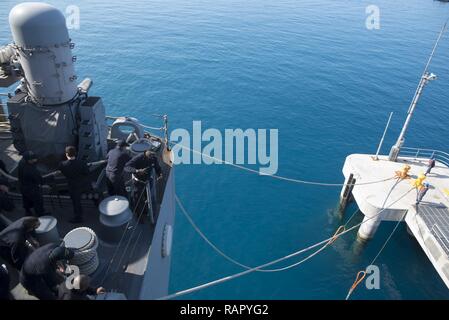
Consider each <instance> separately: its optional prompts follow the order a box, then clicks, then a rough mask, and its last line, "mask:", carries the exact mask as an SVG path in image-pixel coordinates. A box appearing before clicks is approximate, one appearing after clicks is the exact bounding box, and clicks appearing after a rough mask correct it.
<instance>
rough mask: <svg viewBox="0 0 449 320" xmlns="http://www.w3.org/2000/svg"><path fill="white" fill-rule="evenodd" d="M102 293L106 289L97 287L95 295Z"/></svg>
mask: <svg viewBox="0 0 449 320" xmlns="http://www.w3.org/2000/svg"><path fill="white" fill-rule="evenodd" d="M102 293H106V289H105V288H103V287H99V288H98V289H97V294H102Z"/></svg>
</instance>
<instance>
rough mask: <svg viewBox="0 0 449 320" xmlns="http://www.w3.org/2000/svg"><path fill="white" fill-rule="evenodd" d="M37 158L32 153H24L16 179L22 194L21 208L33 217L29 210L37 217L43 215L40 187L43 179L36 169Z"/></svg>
mask: <svg viewBox="0 0 449 320" xmlns="http://www.w3.org/2000/svg"><path fill="white" fill-rule="evenodd" d="M36 163H37V156H36V155H35V154H34V153H33V152H32V151H26V152H24V154H23V157H22V159H21V160H20V162H19V169H18V178H19V188H20V191H21V193H22V200H23V208H24V209H25V211H26V213H27V215H33V213H32V212H31V209H32V208H34V212H35V214H36V215H37V216H42V215H44V214H45V213H44V199H43V196H42V190H41V186H42V185H43V184H44V179H43V178H42V175H41V173H40V172H39V170H37V168H36Z"/></svg>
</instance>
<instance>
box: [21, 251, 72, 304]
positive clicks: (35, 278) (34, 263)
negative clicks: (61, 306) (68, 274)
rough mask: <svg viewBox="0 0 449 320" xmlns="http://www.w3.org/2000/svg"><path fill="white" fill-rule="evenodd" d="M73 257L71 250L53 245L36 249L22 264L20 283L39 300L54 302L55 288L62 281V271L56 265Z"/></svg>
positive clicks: (55, 297)
mask: <svg viewBox="0 0 449 320" xmlns="http://www.w3.org/2000/svg"><path fill="white" fill-rule="evenodd" d="M73 256H74V252H73V250H71V249H68V248H65V247H64V246H59V245H58V244H55V243H49V244H47V245H44V246H42V247H39V248H37V249H36V250H34V252H33V253H31V254H30V255H29V256H28V258H27V259H26V260H25V262H24V264H23V267H22V270H21V271H20V283H21V284H22V286H23V287H24V288H25V289H27V290H28V292H29V293H30V294H31V295H33V296H35V297H36V298H38V299H40V300H56V299H57V287H58V285H60V284H61V283H62V282H63V281H64V275H63V270H61V269H60V268H61V266H58V263H60V262H63V261H67V260H70V259H72V258H73Z"/></svg>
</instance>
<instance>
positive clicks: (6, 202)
mask: <svg viewBox="0 0 449 320" xmlns="http://www.w3.org/2000/svg"><path fill="white" fill-rule="evenodd" d="M14 208H15V205H14V201H12V199H11V198H10V196H9V182H8V180H7V179H6V178H4V177H2V176H0V212H1V211H6V212H11V211H13V210H14ZM4 227H6V225H4V223H3V221H0V230H1V229H3V228H4Z"/></svg>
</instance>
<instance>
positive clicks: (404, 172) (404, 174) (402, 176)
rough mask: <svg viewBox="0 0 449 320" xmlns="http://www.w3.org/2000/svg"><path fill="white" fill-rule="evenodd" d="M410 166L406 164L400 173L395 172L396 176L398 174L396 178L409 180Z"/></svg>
mask: <svg viewBox="0 0 449 320" xmlns="http://www.w3.org/2000/svg"><path fill="white" fill-rule="evenodd" d="M410 168H411V167H410V166H409V165H408V164H406V165H405V166H404V167H403V168H402V170H400V171H395V174H396V178H399V179H408V178H409V177H410V176H409V174H408V172H409V171H410Z"/></svg>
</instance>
